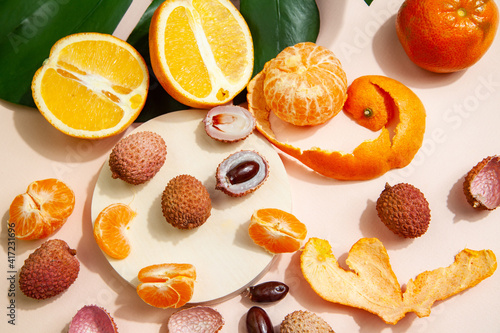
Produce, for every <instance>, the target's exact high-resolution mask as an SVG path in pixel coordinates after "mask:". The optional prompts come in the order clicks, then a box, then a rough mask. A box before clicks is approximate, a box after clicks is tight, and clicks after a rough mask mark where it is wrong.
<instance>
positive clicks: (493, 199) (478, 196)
mask: <svg viewBox="0 0 500 333" xmlns="http://www.w3.org/2000/svg"><path fill="white" fill-rule="evenodd" d="M463 188H464V193H465V197H466V198H467V202H468V203H469V204H470V205H471V206H472V207H474V208H476V209H478V210H493V209H495V208H497V207H498V206H500V156H498V155H497V156H488V157H486V158H484V159H483V160H482V161H481V162H479V163H478V164H476V166H474V167H473V168H472V169H471V170H470V171H469V172H468V173H467V175H466V176H465V180H464V185H463Z"/></svg>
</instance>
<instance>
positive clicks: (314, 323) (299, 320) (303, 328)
mask: <svg viewBox="0 0 500 333" xmlns="http://www.w3.org/2000/svg"><path fill="white" fill-rule="evenodd" d="M280 333H335V332H334V331H333V329H332V328H331V327H330V325H329V324H328V323H327V322H326V321H325V320H324V319H323V318H321V317H320V316H318V315H317V314H315V313H313V312H309V311H302V310H297V311H294V312H292V313H289V314H287V315H286V317H285V319H283V321H282V322H281V325H280Z"/></svg>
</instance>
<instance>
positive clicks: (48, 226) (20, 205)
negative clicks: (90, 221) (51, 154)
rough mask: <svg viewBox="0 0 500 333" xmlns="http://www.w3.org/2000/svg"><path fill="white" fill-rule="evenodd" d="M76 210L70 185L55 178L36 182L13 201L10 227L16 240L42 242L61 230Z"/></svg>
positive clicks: (10, 211)
mask: <svg viewBox="0 0 500 333" xmlns="http://www.w3.org/2000/svg"><path fill="white" fill-rule="evenodd" d="M74 208H75V194H74V192H73V190H72V189H71V188H69V187H68V185H66V184H65V183H64V182H62V181H60V180H58V179H55V178H49V179H43V180H37V181H34V182H32V183H31V184H29V186H28V188H27V190H26V192H25V193H23V194H20V195H18V196H16V197H15V198H14V200H13V201H12V203H11V205H10V208H9V223H13V224H14V225H15V227H14V230H15V234H16V238H17V239H25V240H32V239H41V238H45V237H48V236H50V235H51V234H52V233H54V232H55V231H56V230H57V229H59V228H60V227H61V226H62V225H63V224H64V223H65V222H66V220H67V218H68V217H69V216H70V215H71V214H72V213H73V209H74Z"/></svg>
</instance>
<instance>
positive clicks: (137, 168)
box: [109, 131, 167, 185]
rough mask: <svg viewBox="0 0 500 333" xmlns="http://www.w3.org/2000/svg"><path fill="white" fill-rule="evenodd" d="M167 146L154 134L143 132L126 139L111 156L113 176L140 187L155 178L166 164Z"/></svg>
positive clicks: (115, 147) (116, 147) (122, 140)
mask: <svg viewBox="0 0 500 333" xmlns="http://www.w3.org/2000/svg"><path fill="white" fill-rule="evenodd" d="M166 156H167V146H166V144H165V141H164V140H163V138H162V137H161V136H160V135H159V134H157V133H154V132H150V131H143V132H137V133H134V134H131V135H129V136H126V137H124V138H123V139H121V140H120V141H118V143H117V144H116V145H115V146H114V147H113V150H112V151H111V154H110V156H109V167H110V169H111V176H112V177H113V178H115V179H116V178H119V179H121V180H123V181H125V182H127V183H129V184H132V185H139V184H143V183H145V182H147V181H148V180H150V179H151V178H153V177H154V176H155V175H156V173H158V171H160V169H161V167H162V166H163V164H164V163H165V159H166Z"/></svg>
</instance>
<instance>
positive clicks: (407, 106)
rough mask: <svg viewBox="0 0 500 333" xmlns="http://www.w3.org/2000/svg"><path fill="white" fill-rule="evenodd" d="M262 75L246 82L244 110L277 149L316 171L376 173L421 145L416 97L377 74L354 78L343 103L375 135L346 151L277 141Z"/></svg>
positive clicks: (401, 162)
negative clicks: (299, 146)
mask: <svg viewBox="0 0 500 333" xmlns="http://www.w3.org/2000/svg"><path fill="white" fill-rule="evenodd" d="M265 78H266V76H265V73H264V72H260V73H259V74H257V75H256V76H255V77H254V78H253V79H252V80H251V81H250V82H249V84H248V86H247V89H248V94H247V100H248V110H249V111H250V112H252V114H253V115H254V117H255V119H256V128H257V130H258V131H259V132H260V133H261V134H262V135H264V137H265V138H266V139H267V140H269V142H271V143H272V144H273V145H274V146H276V147H277V148H279V149H280V150H281V151H283V152H285V153H286V154H288V155H290V156H291V157H294V158H296V159H297V160H299V161H300V162H302V163H303V164H304V165H306V166H308V167H309V168H311V169H313V170H315V171H316V172H318V173H319V174H322V175H324V176H326V177H330V178H334V179H339V180H367V179H372V178H376V177H379V176H381V175H383V174H384V173H386V172H387V171H389V170H391V169H394V168H402V167H405V166H406V165H408V164H409V163H410V162H411V161H412V159H413V157H414V156H415V154H416V153H417V152H418V150H419V149H420V147H421V146H422V141H423V136H424V132H425V117H426V113H425V108H424V106H423V104H422V102H421V101H420V99H419V98H418V96H417V95H416V94H415V93H414V92H413V91H412V90H411V89H409V88H408V87H406V86H405V85H404V84H402V83H400V82H399V81H396V80H394V79H391V78H388V77H385V76H378V75H367V76H362V77H359V78H357V79H356V80H354V81H353V82H352V84H351V85H350V86H349V88H348V90H347V95H348V97H347V100H346V102H345V104H344V111H345V112H346V113H348V114H349V115H351V117H352V118H353V119H354V120H356V122H357V123H358V124H360V125H362V126H364V127H366V128H369V129H371V130H374V131H376V130H380V134H379V136H378V137H377V138H376V139H374V140H366V141H364V142H362V143H361V144H360V145H359V146H357V147H356V148H355V149H354V150H353V151H352V152H351V153H345V152H341V151H334V150H324V149H321V148H319V147H312V148H310V149H306V150H302V149H300V148H298V147H295V146H293V145H291V144H288V143H284V142H281V141H279V140H278V139H277V138H276V135H275V133H274V132H273V130H272V128H271V123H270V120H269V117H270V114H271V112H272V110H270V109H268V108H267V106H266V102H265V96H264V82H265ZM367 109H370V112H371V116H370V117H366V116H365V112H366V110H367ZM396 121H397V123H395V122H396ZM394 124H396V125H395V127H394V126H393V125H394ZM392 127H394V130H391V128H392Z"/></svg>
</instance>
